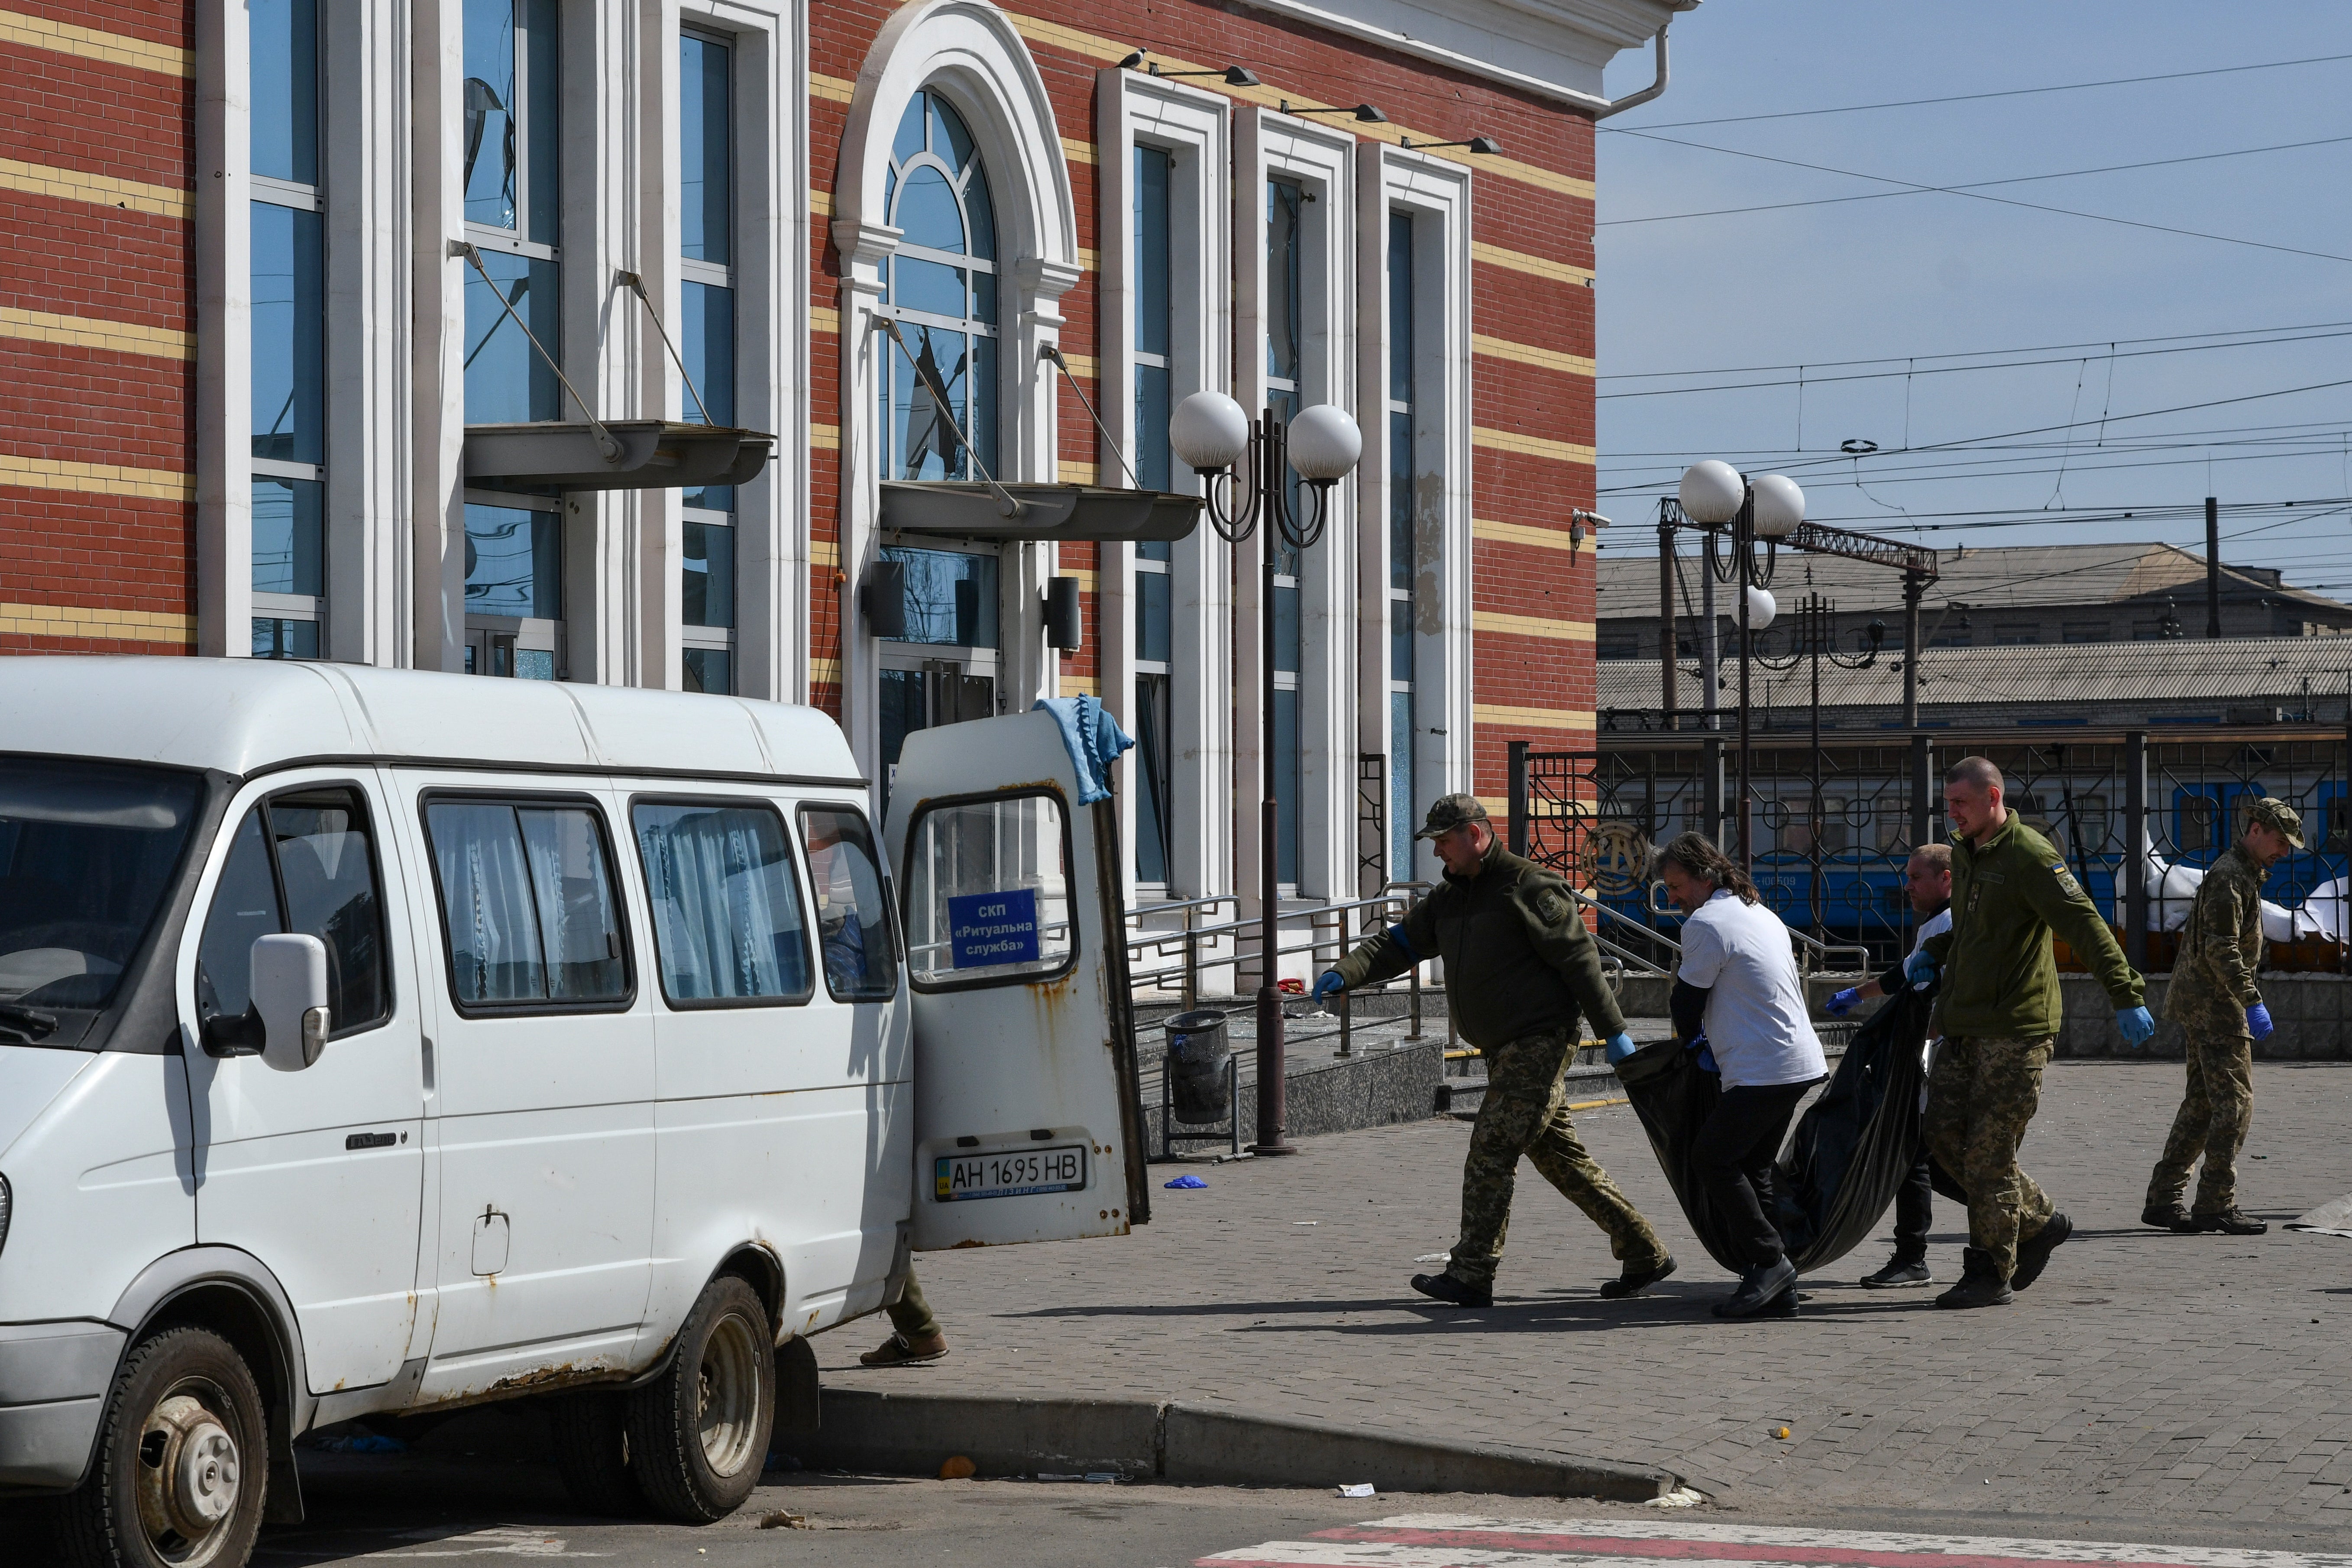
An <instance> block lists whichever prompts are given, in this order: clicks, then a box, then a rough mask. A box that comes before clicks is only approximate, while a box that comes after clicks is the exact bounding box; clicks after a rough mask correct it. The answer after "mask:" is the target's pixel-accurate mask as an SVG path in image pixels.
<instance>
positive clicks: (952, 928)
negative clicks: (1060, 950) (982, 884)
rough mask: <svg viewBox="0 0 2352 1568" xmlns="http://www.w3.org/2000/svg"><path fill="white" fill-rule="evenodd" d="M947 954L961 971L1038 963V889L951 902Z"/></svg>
mask: <svg viewBox="0 0 2352 1568" xmlns="http://www.w3.org/2000/svg"><path fill="white" fill-rule="evenodd" d="M948 951H949V955H950V958H951V959H952V960H953V962H954V965H955V967H956V968H958V969H978V968H981V967H982V966H983V965H987V964H995V963H1036V962H1037V889H1034V888H1007V889H1004V890H1003V891H1002V892H996V893H967V894H965V895H964V896H963V897H961V898H951V899H950V900H948Z"/></svg>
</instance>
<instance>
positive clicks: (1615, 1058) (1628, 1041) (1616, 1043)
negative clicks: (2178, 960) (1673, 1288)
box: [1604, 1029, 2269, 1067]
mask: <svg viewBox="0 0 2352 1568" xmlns="http://www.w3.org/2000/svg"><path fill="white" fill-rule="evenodd" d="M2263 1032H2264V1033H2265V1034H2267V1033H2268V1032H2269V1031H2268V1030H2264V1031H2263ZM1604 1048H1605V1049H1606V1050H1607V1052H1608V1054H1609V1065H1610V1066H1611V1067H1615V1066H1616V1065H1617V1064H1618V1063H1619V1062H1622V1061H1623V1060H1624V1059H1625V1058H1627V1057H1630V1056H1632V1055H1633V1036H1631V1035H1629V1034H1627V1033H1626V1032H1625V1031H1624V1030H1622V1029H1620V1030H1618V1031H1617V1032H1616V1033H1615V1034H1613V1035H1612V1036H1610V1037H1609V1044H1608V1045H1607V1047H1604Z"/></svg>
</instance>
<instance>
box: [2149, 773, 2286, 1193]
mask: <svg viewBox="0 0 2352 1568" xmlns="http://www.w3.org/2000/svg"><path fill="white" fill-rule="evenodd" d="M2302 847H2303V819H2302V818H2301V817H2299V816H2296V815H2295V813H2294V807H2292V806H2290V805H2287V804H2286V802H2284V801H2283V800H2273V799H2271V798H2270V797H2268V796H2267V795H2266V796H2264V797H2263V799H2261V800H2258V801H2256V802H2254V804H2253V806H2252V809H2251V810H2249V811H2248V813H2247V820H2246V832H2245V837H2242V838H2241V839H2239V840H2238V842H2237V843H2236V844H2234V845H2232V846H2231V847H2230V848H2229V850H2228V851H2227V852H2226V853H2224V854H2223V855H2222V857H2221V858H2220V859H2219V860H2217V861H2215V862H2214V863H2213V868H2212V869H2211V870H2210V871H2208V872H2206V873H2205V879H2204V880H2203V881H2202V882H2200V883H2199V884H2198V885H2197V901H2196V903H2195V904H2194V905H2192V906H2191V907H2190V909H2189V923H2188V925H2187V926H2186V927H2184V928H2183V929H2182V931H2181V932H2180V952H2179V956H2178V957H2177V958H2175V959H2174V960H2173V963H2172V986H2171V989H2169V990H2168V991H2167V992H2166V993H2165V995H2164V1016H2166V1017H2167V1018H2168V1019H2170V1020H2171V1021H2172V1022H2174V1023H2176V1024H2179V1026H2180V1031H2181V1035H2182V1037H2183V1039H2182V1043H2183V1045H2184V1046H2185V1047H2187V1055H2188V1058H2189V1092H2188V1093H2187V1094H2186V1095H2185V1096H2183V1097H2182V1099H2181V1101H2180V1111H2179V1114H2178V1115H2176V1116H2175V1117H2174V1118H2173V1119H2172V1135H2171V1136H2170V1137H2168V1138H2167V1139H2166V1140H2165V1141H2164V1157H2163V1158H2162V1159H2160V1160H2158V1161H2157V1163H2156V1172H2155V1173H2154V1174H2153V1175H2151V1176H2149V1177H2148V1180H2147V1208H2146V1209H2145V1210H2143V1211H2142V1212H2141V1214H2140V1216H2139V1217H2140V1219H2141V1221H2142V1222H2143V1223H2145V1224H2147V1225H2153V1226H2161V1227H2162V1228H2164V1229H2166V1230H2178V1231H2200V1230H2214V1231H2221V1232H2223V1233H2225V1234H2227V1235H2230V1236H2260V1235H2262V1234H2263V1232H2264V1231H2266V1230H2268V1229H2269V1228H2270V1226H2267V1225H2264V1224H2263V1222H2262V1221H2261V1220H2258V1219H2255V1218H2253V1217H2252V1215H2248V1214H2247V1213H2246V1212H2245V1211H2244V1210H2242V1209H2241V1208H2240V1207H2238V1150H2239V1148H2240V1147H2241V1146H2242V1144H2243V1143H2244V1142H2245V1141H2246V1124H2247V1122H2249V1121H2252V1118H2253V1114H2254V1079H2253V1073H2254V1042H2255V1041H2256V1040H2259V1039H2261V1038H2263V1037H2264V1036H2266V1035H2268V1034H2269V1033H2270V1032H2271V1015H2270V1009H2269V1008H2267V1007H2265V1006H2263V994H2262V993H2261V992H2260V991H2257V990H2256V989H2254V972H2255V971H2256V970H2257V969H2259V968H2261V967H2262V962H2263V879H2264V878H2266V877H2268V876H2269V875H2270V870H2271V867H2272V866H2273V865H2274V864H2276V863H2277V862H2279V861H2281V860H2283V859H2284V858H2286V857H2287V856H2288V855H2289V854H2291V853H2293V852H2294V851H2295V850H2297V849H2300V848H2302ZM2200 1152H2201V1153H2202V1154H2203V1155H2204V1156H2205V1173H2204V1175H2203V1176H2202V1177H2201V1178H2200V1179H2199V1181H2198V1183H2197V1206H2196V1207H2195V1208H2194V1209H2184V1208H2182V1207H2181V1206H2180V1199H2181V1195H2182V1194H2185V1193H2186V1192H2187V1191H2188V1190H2189V1166H2191V1165H2193V1164H2195V1163H2197V1156H2198V1155H2199V1154H2200Z"/></svg>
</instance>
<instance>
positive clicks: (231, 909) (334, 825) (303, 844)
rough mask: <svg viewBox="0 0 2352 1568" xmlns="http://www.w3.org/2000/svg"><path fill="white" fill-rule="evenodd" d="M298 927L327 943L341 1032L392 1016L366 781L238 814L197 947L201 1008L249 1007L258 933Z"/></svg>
mask: <svg viewBox="0 0 2352 1568" xmlns="http://www.w3.org/2000/svg"><path fill="white" fill-rule="evenodd" d="M289 931H291V932H293V933H295V934H297V935H301V936H315V937H317V938H318V939H319V940H320V942H324V943H325V944H326V948H327V1005H328V1007H329V1009H330V1014H331V1016H332V1018H333V1020H334V1026H335V1027H334V1034H335V1036H336V1037H341V1036H344V1035H348V1034H351V1033H352V1032H353V1031H355V1030H358V1029H364V1028H368V1027H370V1026H373V1025H376V1024H380V1023H382V1022H383V1020H384V1019H385V1018H387V1017H389V1016H391V1013H392V988H391V985H390V984H389V979H388V976H387V974H386V972H385V968H384V964H385V952H384V942H383V900H382V899H381V898H380V897H379V896H378V895H377V892H376V877H375V849H374V844H373V837H372V834H371V831H370V828H369V826H368V817H367V805H366V802H365V801H364V800H362V798H361V795H360V794H359V792H358V791H357V790H353V789H349V788H344V787H341V786H337V787H333V788H327V789H303V790H293V791H289V792H288V793H287V794H285V795H272V796H271V797H270V798H269V799H268V800H266V801H263V802H262V803H261V804H260V805H257V806H255V807H254V808H253V809H252V810H251V811H249V812H247V813H246V815H245V820H244V821H243V822H240V823H239V824H237V827H236V837H235V838H234V839H233V840H232V841H231V843H230V845H229V852H228V861H227V863H226V865H224V866H223V867H222V868H221V879H220V885H219V886H218V887H217V888H216V889H215V890H214V892H213V907H212V909H211V910H210V911H209V912H207V913H206V915H205V932H204V936H203V938H202V940H201V941H200V942H198V943H197V947H196V1014H197V1016H198V1017H199V1018H200V1019H209V1018H213V1017H217V1016H237V1015H240V1014H242V1013H244V1011H245V1010H246V1006H247V1003H248V1001H249V1000H250V998H249V996H248V995H247V986H248V984H249V983H250V981H251V978H252V953H253V941H254V938H256V937H260V936H275V935H278V934H281V933H284V932H289Z"/></svg>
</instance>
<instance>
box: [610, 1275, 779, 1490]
mask: <svg viewBox="0 0 2352 1568" xmlns="http://www.w3.org/2000/svg"><path fill="white" fill-rule="evenodd" d="M775 1418H776V1335H775V1331H774V1329H773V1328H772V1327H771V1326H770V1324H769V1322H768V1310H767V1307H766V1306H765V1305H764V1304H763V1303H762V1302H761V1300H760V1297H759V1293H758V1292H757V1291H755V1290H753V1289H751V1286H749V1285H747V1284H745V1283H744V1282H743V1281H742V1280H740V1279H736V1278H735V1277H733V1276H732V1275H722V1276H720V1277H719V1279H713V1280H712V1281H711V1282H710V1283H709V1285H706V1286H704V1287H703V1290H702V1296H701V1298H700V1299H699V1300H697V1301H696V1302H695V1303H694V1310H692V1311H691V1312H689V1313H688V1314H687V1318H686V1326H685V1327H684V1328H682V1329H680V1330H679V1331H678V1334H677V1343H676V1344H675V1345H674V1346H673V1347H672V1348H671V1352H670V1360H669V1365H668V1366H667V1368H665V1369H664V1370H663V1372H662V1373H661V1375H660V1376H659V1377H656V1379H654V1381H653V1382H651V1383H649V1384H646V1385H645V1386H644V1387H642V1388H639V1389H637V1390H635V1392H634V1393H632V1394H630V1395H629V1460H630V1463H629V1468H630V1469H631V1470H632V1471H633V1472H635V1476H636V1479H637V1485H638V1487H639V1489H641V1490H642V1491H643V1492H644V1494H645V1499H646V1502H648V1503H649V1504H651V1505H652V1507H653V1510H654V1511H655V1512H656V1513H658V1514H661V1515H663V1516H664V1517H665V1518H668V1519H674V1520H677V1521H679V1522H680V1523H684V1524H708V1523H709V1522H711V1521H714V1520H719V1519H724V1518H726V1517H727V1515H729V1514H730V1513H732V1512H734V1511H735V1510H736V1509H738V1508H740V1507H741V1506H742V1503H743V1500H744V1499H745V1498H748V1497H750V1496H751V1489H752V1488H753V1487H755V1486H758V1485H759V1484H760V1472H761V1468H764V1467H765V1465H766V1463H767V1458H768V1437H769V1435H770V1432H771V1430H772V1427H773V1426H774V1424H775Z"/></svg>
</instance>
